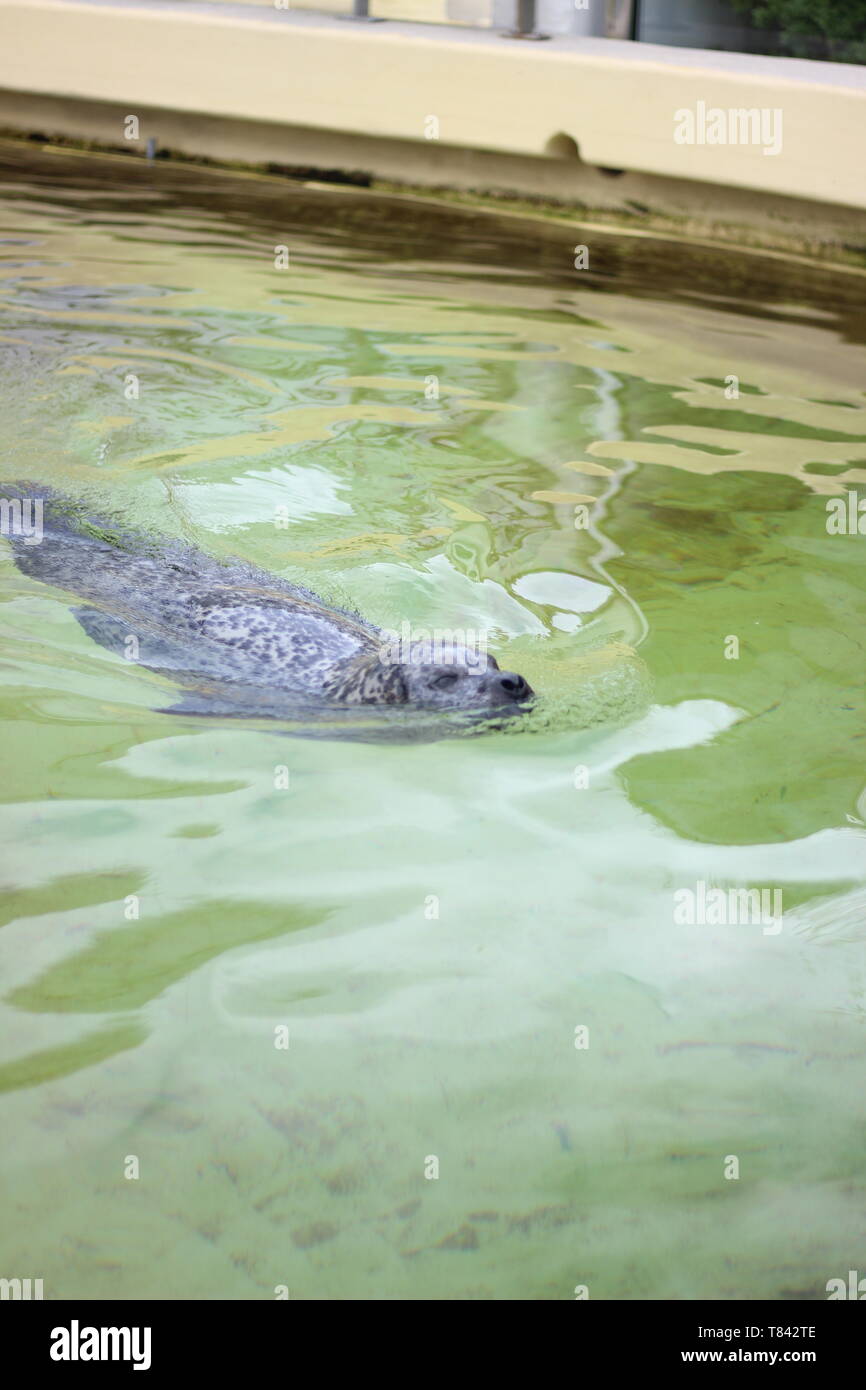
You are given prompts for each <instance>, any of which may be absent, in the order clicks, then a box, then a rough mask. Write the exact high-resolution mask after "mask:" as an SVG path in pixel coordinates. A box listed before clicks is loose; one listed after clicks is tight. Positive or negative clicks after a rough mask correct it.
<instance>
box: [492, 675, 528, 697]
mask: <svg viewBox="0 0 866 1390" xmlns="http://www.w3.org/2000/svg"><path fill="white" fill-rule="evenodd" d="M490 689H491V693H492V694H493V695H494V697H495V698H497V699H499V700H501V701H502V702H503V704H507V703H508V702H509V701H514V703H515V704H516V703H518V702H519V701H523V700H530V699H531V698H532V696H533V695H534V693H535V692H534V691H533V689H532V687H531V686H530V685H529V684H528V682H527V681H525V680H524V679H523V677H522V676H519V675H518V674H517V672H516V671H497V672H496V674H495V676H493V677H492V678H491V680H490Z"/></svg>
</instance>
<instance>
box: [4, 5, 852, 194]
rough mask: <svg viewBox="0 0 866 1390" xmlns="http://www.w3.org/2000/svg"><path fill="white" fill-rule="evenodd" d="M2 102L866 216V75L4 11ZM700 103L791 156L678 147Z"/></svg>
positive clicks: (331, 28) (237, 22) (735, 57)
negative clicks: (745, 192) (402, 148)
mask: <svg viewBox="0 0 866 1390" xmlns="http://www.w3.org/2000/svg"><path fill="white" fill-rule="evenodd" d="M0 87H2V88H5V89H7V90H11V91H21V92H28V93H34V94H40V93H41V94H45V95H52V96H64V97H79V98H83V99H88V100H92V101H103V102H113V103H120V104H122V105H124V106H125V107H126V108H127V110H128V111H129V112H130V113H133V114H134V113H135V111H136V108H137V106H143V105H146V106H149V107H156V108H165V109H166V110H172V111H177V112H197V113H202V114H207V115H215V116H221V117H232V118H235V119H239V120H248V121H259V122H268V123H271V124H277V125H281V126H300V127H305V128H308V129H313V130H322V131H330V132H346V133H351V134H355V133H360V134H363V135H365V136H367V137H370V136H373V137H382V138H385V139H391V140H394V139H397V140H403V141H414V142H417V144H418V148H419V159H422V158H423V156H422V155H421V154H420V151H421V150H422V149H424V148H425V146H427V145H429V143H432V142H428V141H426V140H425V125H426V123H427V120H428V117H430V116H435V117H436V118H437V120H438V122H439V141H440V142H441V144H442V145H443V146H448V147H452V148H456V149H458V150H459V149H474V150H480V151H495V152H499V153H502V154H511V155H534V156H541V155H543V154H544V153H545V151H546V149H547V146H548V142H549V141H550V140H551V138H552V137H554V136H556V135H557V134H563V133H564V134H566V135H568V136H570V137H571V138H572V139H573V140H575V141H576V142H577V145H578V146H579V150H580V155H581V157H582V159H583V160H584V161H585V162H587V163H589V164H591V165H595V166H599V167H602V168H615V169H626V170H633V171H636V172H642V173H647V174H654V175H659V176H664V177H666V178H672V179H678V180H695V181H698V182H706V183H711V184H715V185H728V186H730V187H732V188H735V189H750V190H753V191H759V192H768V193H776V194H781V195H788V196H790V197H798V198H804V199H811V200H816V201H820V202H827V203H831V204H837V205H842V206H848V207H854V208H863V207H866V180H864V178H863V174H862V152H863V149H864V147H866V92H864V70H863V69H860V68H853V67H846V66H844V65H840V64H826V63H807V62H799V61H796V60H790V59H774V58H760V57H754V56H750V55H744V54H718V53H705V52H699V51H693V50H687V49H674V48H670V49H665V48H658V47H653V46H649V45H643V44H629V43H621V42H618V41H614V40H606V39H585V40H580V39H557V40H552V41H550V42H547V43H537V44H536V43H517V42H513V41H508V40H506V39H503V38H501V37H500V36H499V35H498V34H496V33H492V32H489V31H483V30H482V31H478V30H470V29H458V28H441V27H438V26H426V25H425V26H413V25H409V24H403V23H385V24H371V25H366V24H351V23H346V22H345V21H341V20H338V19H334V18H329V17H327V16H320V15H311V14H300V13H298V12H291V11H289V12H286V11H276V10H267V11H266V10H264V9H262V10H259V9H257V8H255V7H252V6H250V7H229V6H225V5H222V4H220V5H211V6H198V5H194V4H187V3H179V4H175V5H170V4H162V5H159V6H153V7H152V8H149V7H148V6H147V4H133V5H124V6H120V5H118V6H112V5H95V4H90V3H85V0H27V3H22V2H21V0H0ZM698 102H704V103H706V104H707V106H710V107H712V106H718V107H722V108H725V109H727V108H731V107H736V108H741V107H759V108H771V109H773V108H779V109H780V110H781V112H782V119H783V144H782V150H781V152H780V153H779V154H777V155H767V154H765V153H764V151H763V149H762V147H761V146H759V145H726V146H721V145H717V146H708V145H704V146H700V145H679V144H677V143H676V142H675V141H674V139H673V131H674V112H675V111H676V110H677V109H678V108H690V109H694V108H695V107H696V104H697V103H698Z"/></svg>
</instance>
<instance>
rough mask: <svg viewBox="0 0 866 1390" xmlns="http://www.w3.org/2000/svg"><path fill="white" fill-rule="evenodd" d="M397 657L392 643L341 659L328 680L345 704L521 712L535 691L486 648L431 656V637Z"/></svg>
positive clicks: (333, 696) (455, 648)
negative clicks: (350, 657)
mask: <svg viewBox="0 0 866 1390" xmlns="http://www.w3.org/2000/svg"><path fill="white" fill-rule="evenodd" d="M403 655H404V659H403V660H401V661H395V660H394V659H393V658H392V657H391V655H390V653H389V650H388V648H387V647H383V648H380V649H378V650H377V651H374V652H364V653H362V654H361V655H360V656H356V657H354V658H353V659H352V660H351V661H348V662H343V663H340V664H339V666H336V667H335V668H334V670H333V674H332V675H331V677H330V679H329V680H328V681H327V683H326V685H325V693H326V695H327V697H328V699H330V700H334V701H336V702H338V703H340V704H363V705H378V704H389V705H395V704H396V705H411V706H412V707H413V708H415V709H426V710H442V711H445V710H464V711H467V712H469V711H475V712H479V713H485V712H489V713H496V714H498V715H502V714H522V713H524V712H525V711H526V709H528V707H529V705H530V703H531V701H532V699H533V695H534V691H533V690H532V688H531V687H530V686H529V684H528V683H527V682H526V681H525V680H524V678H523V676H519V675H517V674H516V672H513V671H500V669H499V666H498V664H497V662H496V661H495V660H494V658H493V657H492V656H488V655H486V653H479V652H477V651H474V650H472V649H471V648H468V647H462V646H459V645H449V646H445V647H443V648H437V649H436V652H435V660H431V659H430V658H431V656H432V655H433V653H432V652H431V649H430V645H429V643H425V642H419V643H414V644H412V645H411V646H410V647H409V649H408V651H407V652H405V653H404V654H403Z"/></svg>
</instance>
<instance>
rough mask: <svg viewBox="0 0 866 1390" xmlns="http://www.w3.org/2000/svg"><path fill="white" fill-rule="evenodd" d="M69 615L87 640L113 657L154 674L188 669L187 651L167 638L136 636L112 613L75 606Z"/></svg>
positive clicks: (152, 634) (128, 624) (148, 634)
mask: <svg viewBox="0 0 866 1390" xmlns="http://www.w3.org/2000/svg"><path fill="white" fill-rule="evenodd" d="M72 612H73V613H74V615H75V617H76V618H77V620H78V622H79V623H80V624H81V626H82V627H83V628H84V631H85V632H86V633H87V635H88V637H92V638H93V641H94V642H98V643H99V645H100V646H101V647H105V648H106V649H107V650H108V651H110V652H114V654H115V656H123V657H126V659H127V661H131V662H134V663H135V664H136V665H137V666H148V667H150V668H151V670H156V671H185V670H188V669H189V666H190V659H189V652H188V651H187V650H186V649H185V648H184V647H183V646H181V644H180V643H179V642H172V640H171V638H169V637H162V636H157V635H155V634H154V633H151V632H142V633H138V632H136V631H135V628H134V627H133V625H132V624H131V623H128V622H124V620H123V618H117V617H115V615H114V614H113V613H106V612H105V611H104V610H103V609H102V608H90V607H76V608H73V609H72Z"/></svg>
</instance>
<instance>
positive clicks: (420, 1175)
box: [0, 144, 866, 1300]
mask: <svg viewBox="0 0 866 1390" xmlns="http://www.w3.org/2000/svg"><path fill="white" fill-rule="evenodd" d="M578 244H580V245H584V244H585V245H587V246H588V248H589V268H588V269H584V270H576V269H575V266H574V260H575V246H576V245H578ZM281 246H285V247H287V248H288V262H289V263H288V266H287V268H285V269H279V268H277V266H276V265H275V258H276V259H279V253H277V252H275V248H277V247H281ZM0 253H2V260H0V266H2V271H0V273H2V282H0V354H2V362H3V366H2V371H0V420H2V427H3V444H4V449H3V470H4V476H5V478H6V479H7V480H8V479H32V480H34V481H36V482H41V483H46V482H47V483H51V484H53V485H54V486H55V487H57V488H59V489H61V490H62V491H64V492H66V493H68V494H70V495H72V496H75V497H81V498H83V499H85V500H86V501H87V502H88V503H92V504H93V506H94V509H96V510H98V509H99V508H100V507H101V508H102V510H104V511H106V512H111V513H112V514H115V515H118V516H122V517H124V518H125V519H126V520H128V521H130V522H132V523H133V524H134V525H135V526H137V527H139V528H140V529H142V530H145V531H149V532H152V533H153V534H157V535H159V534H167V535H172V536H181V537H184V538H185V539H187V540H188V541H189V542H191V543H192V544H195V545H197V546H199V547H200V548H202V549H204V550H207V551H208V552H210V553H212V554H215V555H240V556H243V557H244V558H246V559H248V560H251V561H253V562H255V563H256V564H258V565H261V566H263V567H265V568H267V569H270V570H272V571H274V572H276V573H279V574H282V575H284V576H286V577H288V578H290V579H294V580H302V581H303V582H304V583H306V584H307V585H309V587H311V588H313V589H315V590H316V591H317V592H319V593H321V594H322V595H324V596H325V597H326V598H328V599H330V600H334V601H338V602H341V603H348V604H350V605H351V606H353V607H355V608H357V609H359V610H360V611H362V612H363V613H364V614H365V615H367V616H368V617H370V618H371V619H373V620H375V621H376V622H378V623H380V624H382V625H383V626H387V627H392V628H396V629H399V628H400V625H401V624H402V623H404V622H408V623H410V624H412V625H413V626H423V627H426V628H429V629H436V628H446V629H453V628H470V629H473V630H478V631H484V632H489V634H490V647H491V650H492V651H493V652H494V653H495V654H496V655H497V657H498V658H499V660H500V663H501V664H502V665H504V666H505V665H507V666H509V667H511V668H514V669H518V670H520V671H522V672H523V673H524V674H525V675H526V676H527V678H528V679H529V680H530V681H531V683H532V685H533V686H534V687H535V688H536V689H537V691H538V692H539V696H540V700H539V705H538V708H537V710H536V711H535V712H534V714H533V715H532V716H531V717H530V718H529V719H527V720H526V721H524V722H523V723H521V724H520V725H519V727H515V728H512V729H510V730H507V731H505V730H503V731H499V732H497V731H493V732H490V733H487V734H485V735H484V736H481V737H472V738H455V739H449V740H445V741H439V742H435V743H418V744H394V745H392V744H388V745H384V746H383V745H378V744H375V743H365V742H356V741H350V742H347V741H345V740H342V739H338V738H330V737H329V738H317V739H311V738H301V737H292V736H290V734H289V733H287V731H286V730H284V729H282V728H281V727H280V726H279V725H277V724H273V725H268V724H266V723H264V722H262V721H259V722H251V723H245V722H244V721H242V720H241V721H226V722H222V723H220V722H218V721H206V720H202V721H198V722H197V721H196V720H194V719H191V718H189V717H186V718H184V717H178V716H173V715H171V714H164V713H157V712H156V711H157V710H158V709H160V708H164V707H165V706H166V705H167V704H170V703H171V702H172V699H173V690H172V687H171V684H170V682H169V681H168V680H167V679H166V678H164V677H161V676H158V675H155V674H153V673H151V672H148V671H147V670H144V669H143V668H141V667H140V666H136V665H135V664H134V663H132V662H126V661H124V660H123V659H122V658H120V657H117V656H113V655H111V654H110V653H109V652H107V651H106V650H104V649H103V648H101V647H99V646H97V645H95V644H94V643H93V642H92V641H90V639H89V638H88V637H87V636H86V635H85V633H84V632H83V630H82V629H81V628H80V627H79V625H78V624H77V622H76V621H75V618H74V616H73V614H72V612H71V606H72V604H73V602H74V596H72V595H69V594H64V593H62V592H60V591H56V590H53V589H49V588H46V587H44V586H41V585H40V584H38V583H37V582H35V581H33V580H28V579H25V578H24V577H23V576H22V575H21V574H20V573H19V571H18V570H17V569H16V567H15V565H14V564H13V562H12V559H11V555H10V551H9V547H8V546H7V545H6V544H5V542H2V543H0V549H2V555H0V598H2V608H0V624H2V633H3V639H4V640H3V657H2V665H0V682H2V694H0V716H2V720H3V747H4V759H3V776H2V782H0V788H2V806H0V840H2V845H3V867H2V882H3V886H4V889H5V893H4V898H3V904H2V918H0V920H2V929H0V979H2V1000H0V1038H2V1061H0V1132H2V1135H3V1140H2V1147H0V1176H2V1189H3V1194H4V1196H3V1217H2V1223H0V1276H2V1277H5V1278H14V1277H19V1278H27V1277H29V1278H42V1279H43V1281H44V1292H45V1297H46V1298H72V1297H84V1298H92V1299H117V1298H120V1299H130V1298H140V1297H141V1298H146V1297H157V1298H174V1299H196V1298H207V1299H217V1298H231V1299H262V1298H264V1299H273V1298H274V1297H275V1296H280V1295H281V1294H284V1293H285V1292H286V1291H288V1296H289V1297H290V1298H291V1299H301V1300H304V1299H323V1298H326V1299H373V1300H375V1299H386V1300H393V1299H413V1300H414V1299H437V1300H438V1299H470V1300H488V1299H545V1300H546V1299H573V1298H574V1297H575V1290H576V1289H582V1288H585V1289H586V1291H587V1292H588V1295H589V1297H590V1299H689V1298H699V1299H727V1298H735V1297H745V1298H755V1299H764V1298H769V1299H782V1298H824V1297H826V1283H827V1281H828V1280H829V1279H831V1278H835V1277H839V1276H843V1277H845V1276H847V1271H848V1270H849V1269H852V1268H853V1269H860V1270H861V1271H863V1270H864V1268H866V1266H864V1260H866V1217H864V1214H863V1213H864V1195H866V1194H864V1186H866V1184H864V1164H863V1149H864V1132H866V1128H864V1127H866V1088H864V1042H866V972H864V954H863V947H864V938H866V855H864V815H866V796H864V783H866V769H864V750H866V743H864V719H863V714H864V709H863V706H864V671H866V661H864V617H866V535H857V534H834V533H832V528H831V529H830V530H828V520H829V513H828V503H829V504H830V506H831V509H832V506H833V503H834V501H843V502H844V503H845V506H846V508H847V507H848V506H849V505H852V504H851V502H850V498H849V494H853V495H854V498H855V503H854V504H853V505H856V499H857V497H858V496H862V497H864V498H866V396H864V389H863V386H864V351H863V341H864V336H866V313H864V308H866V280H864V277H863V276H862V275H859V274H857V273H855V272H841V271H840V272H833V271H830V270H823V269H819V268H815V267H813V266H810V265H808V264H806V263H805V262H797V261H795V260H785V259H780V258H772V257H762V256H758V255H754V254H750V253H746V252H744V253H740V254H735V253H733V252H730V251H723V250H720V249H718V248H715V247H712V246H709V245H694V244H689V243H687V242H685V241H681V242H677V241H670V242H666V243H665V242H656V241H652V240H650V239H646V238H641V237H639V236H627V235H614V234H612V233H610V232H604V231H602V230H599V229H593V228H587V227H580V226H573V227H569V226H567V225H557V224H556V223H553V222H545V221H541V220H537V221H534V220H528V219H526V218H521V217H514V216H508V215H507V214H505V213H503V214H502V215H490V216H485V215H483V214H481V213H477V212H474V211H471V210H467V209H461V208H459V207H451V208H448V207H437V206H434V205H432V204H427V203H425V202H423V201H422V200H417V201H412V200H406V201H402V202H401V201H397V200H394V199H390V198H386V197H382V196H375V195H371V194H368V193H365V192H360V191H341V190H333V189H332V190H328V189H318V188H311V187H301V186H299V185H292V184H288V183H280V182H279V181H276V180H268V179H261V178H254V177H243V176H240V175H237V176H232V175H224V174H220V173H218V172H216V171H212V172H208V171H204V170H192V169H183V168H177V167H173V166H170V165H162V164H156V165H146V164H145V163H144V162H143V161H142V162H134V161H132V160H122V159H119V158H118V159H105V158H94V157H88V156H81V155H74V154H71V153H66V154H64V153H60V152H53V153H52V152H50V151H47V152H43V151H40V150H38V149H28V148H26V147H19V146H15V145H13V144H6V145H4V146H2V148H0ZM731 377H735V378H736V379H737V381H736V383H733V384H732V383H731V382H730V380H729V379H730V378H731ZM726 381H727V382H728V385H727V387H726ZM735 385H736V386H738V394H733V387H734V386H735ZM0 493H2V489H0ZM864 530H866V521H864ZM699 885H706V891H707V892H710V891H712V890H713V889H724V890H726V891H727V890H728V889H758V890H760V889H765V890H770V891H771V892H779V893H781V895H782V900H783V903H784V912H783V915H782V918H781V920H780V921H779V920H774V921H773V922H772V924H768V923H763V924H762V923H761V922H758V923H755V922H752V921H743V922H732V921H728V922H724V921H719V920H709V921H705V922H703V923H702V922H700V921H697V922H694V923H690V922H688V921H684V920H683V913H682V912H681V911H679V909H678V904H680V903H682V901H683V900H684V899H683V895H684V893H685V892H686V890H691V891H692V892H693V893H694V894H695V900H697V896H698V894H699V893H701V892H703V891H705V890H704V889H703V888H700V887H699ZM710 915H711V914H710ZM286 1042H287V1044H288V1045H287V1046H285V1045H283V1044H285V1043H286ZM737 1170H738V1176H734V1175H733V1174H735V1173H736V1172H737ZM136 1174H137V1176H136Z"/></svg>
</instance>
